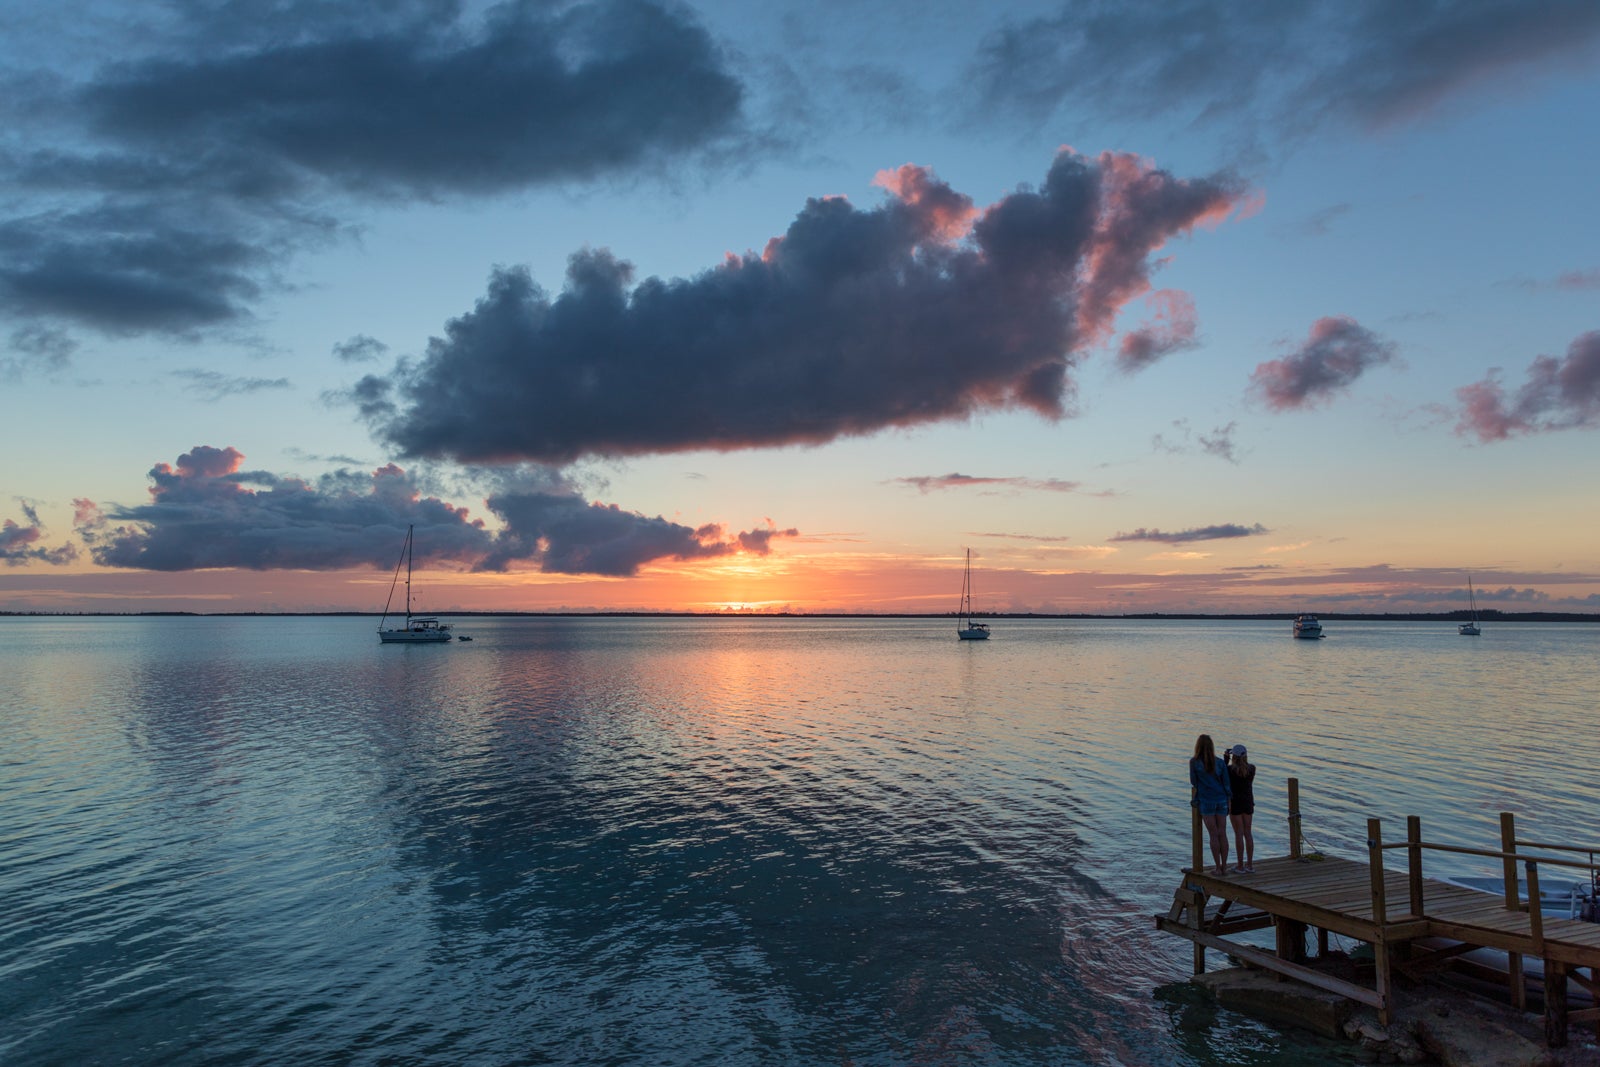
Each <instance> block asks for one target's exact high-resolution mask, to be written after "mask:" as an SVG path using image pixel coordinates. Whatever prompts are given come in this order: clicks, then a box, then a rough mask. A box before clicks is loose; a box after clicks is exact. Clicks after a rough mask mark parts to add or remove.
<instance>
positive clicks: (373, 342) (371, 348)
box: [333, 333, 389, 363]
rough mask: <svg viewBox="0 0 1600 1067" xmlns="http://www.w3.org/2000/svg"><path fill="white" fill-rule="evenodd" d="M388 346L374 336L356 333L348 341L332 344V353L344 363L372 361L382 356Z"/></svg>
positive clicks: (387, 349)
mask: <svg viewBox="0 0 1600 1067" xmlns="http://www.w3.org/2000/svg"><path fill="white" fill-rule="evenodd" d="M388 351H389V346H388V345H386V344H384V343H383V342H382V341H380V340H378V339H377V338H376V337H368V336H367V335H366V334H364V333H358V334H356V335H355V336H354V337H352V338H350V339H349V340H348V341H340V342H339V343H338V344H336V345H334V346H333V355H334V357H335V358H336V359H338V360H340V361H342V362H344V363H372V362H375V361H376V360H379V359H381V358H382V357H383V355H384V353H386V352H388Z"/></svg>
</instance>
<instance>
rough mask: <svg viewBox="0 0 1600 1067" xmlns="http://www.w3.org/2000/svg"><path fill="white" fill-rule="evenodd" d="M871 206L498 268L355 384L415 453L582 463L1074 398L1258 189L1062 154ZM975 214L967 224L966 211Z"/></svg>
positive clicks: (897, 194) (905, 190)
mask: <svg viewBox="0 0 1600 1067" xmlns="http://www.w3.org/2000/svg"><path fill="white" fill-rule="evenodd" d="M879 184H880V185H883V186H884V187H885V188H886V189H888V190H889V191H890V194H891V195H890V197H889V198H888V200H887V202H885V203H883V204H882V205H881V206H878V207H876V208H873V209H870V210H858V209H857V208H855V207H853V206H852V205H851V204H850V203H848V202H847V201H845V200H843V199H841V198H831V199H813V200H810V201H808V202H807V204H806V206H805V208H804V209H803V210H802V211H801V212H800V214H799V215H798V216H797V217H796V219H795V220H794V222H793V223H792V224H791V225H790V227H789V229H788V231H787V232H786V233H785V234H784V235H783V236H781V237H776V238H773V239H772V240H770V241H768V242H767V244H766V246H765V248H764V249H763V251H762V252H761V253H759V254H756V253H748V254H745V255H742V256H734V255H730V256H728V257H727V259H726V260H725V261H724V262H723V263H722V264H720V265H719V266H716V267H713V268H711V269H709V270H706V271H704V272H702V273H701V274H698V275H696V276H694V277H692V278H680V279H673V280H663V279H660V278H648V279H646V280H644V281H642V282H638V283H635V281H634V271H633V267H632V266H631V265H630V264H628V263H626V262H623V261H621V260H619V259H617V258H616V257H614V256H613V255H612V254H611V253H609V252H607V251H604V250H588V249H586V250H584V251H580V252H577V253H575V254H573V256H572V257H571V258H570V260H569V264H568V270H567V279H566V285H565V287H564V289H563V291H562V292H561V293H560V294H559V295H557V296H555V297H553V298H552V297H551V296H549V295H548V294H547V293H545V292H544V291H543V290H542V289H540V288H539V287H538V286H537V285H536V284H535V283H534V281H533V279H532V277H531V276H530V275H529V273H528V272H527V271H526V270H525V269H521V268H514V269H500V270H497V271H495V273H494V275H493V277H492V278H491V279H490V283H489V289H488V292H487V294H486V295H485V296H484V297H483V298H482V299H481V300H480V301H479V302H478V305H477V307H476V308H475V309H474V310H472V311H470V312H468V313H466V314H464V315H462V316H461V317H459V318H457V319H454V320H452V321H450V322H449V323H448V324H447V325H446V328H445V336H444V337H442V338H434V339H433V340H432V341H430V342H429V345H428V348H427V351H426V353H425V354H424V355H423V357H422V358H421V359H420V360H418V361H403V362H402V364H401V365H400V366H399V367H398V368H397V369H396V370H395V372H394V373H392V374H390V375H384V376H369V377H367V378H364V379H362V380H361V381H360V382H358V383H357V384H356V385H355V386H354V387H353V389H352V390H351V392H350V399H352V400H353V401H354V402H355V403H356V405H357V407H358V408H359V410H360V411H361V413H362V414H363V415H364V416H365V417H366V418H367V419H368V420H369V422H370V424H371V426H372V428H373V430H374V432H375V434H376V435H377V436H378V437H379V438H380V439H381V440H383V441H385V442H387V443H388V444H390V445H392V446H394V447H395V448H397V449H399V450H400V452H401V453H402V454H404V455H407V456H429V457H443V456H449V457H453V458H456V459H459V460H468V461H506V460H517V459H529V460H536V461H540V462H555V463H564V462H568V461H571V460H573V459H575V458H577V457H580V456H586V455H603V456H622V455H638V454H648V453H660V452H672V451H684V450H690V449H701V448H713V449H721V450H730V449H738V448H752V447H765V446H777V445H787V444H802V443H804V444H817V443H822V442H825V441H831V440H833V439H835V438H838V437H842V436H851V435H862V434H869V433H872V432H875V431H877V430H881V429H884V428H886V427H892V426H915V425H922V424H925V423H929V422H933V421H938V420H948V419H960V418H966V417H969V416H971V415H973V414H976V413H978V412H983V411H990V410H1002V409H1015V408H1027V409H1030V410H1033V411H1036V412H1038V413H1040V414H1042V415H1044V416H1046V417H1049V418H1058V417H1061V416H1062V415H1064V414H1065V413H1066V407H1065V400H1066V398H1067V397H1068V396H1069V395H1070V392H1071V385H1072V383H1071V381H1070V378H1069V371H1070V370H1071V368H1072V366H1073V364H1074V362H1075V361H1076V359H1077V358H1078V354H1079V351H1080V349H1081V348H1082V346H1083V345H1084V344H1086V343H1087V341H1088V340H1089V339H1090V338H1092V337H1094V336H1096V335H1098V333H1099V332H1100V331H1102V330H1103V329H1105V328H1107V327H1108V325H1109V322H1110V320H1111V318H1112V317H1114V315H1115V313H1116V311H1117V310H1118V309H1119V308H1120V307H1121V305H1122V304H1123V303H1124V302H1126V301H1127V300H1129V299H1132V298H1134V297H1136V296H1139V295H1141V294H1142V293H1143V292H1144V291H1145V290H1146V289H1148V287H1149V283H1148V271H1149V263H1148V259H1149V256H1150V255H1151V253H1153V252H1154V251H1155V250H1157V249H1159V248H1160V247H1161V246H1162V245H1163V244H1164V243H1165V242H1166V241H1167V240H1169V239H1170V238H1172V237H1175V236H1177V235H1180V234H1184V233H1187V232H1189V231H1190V230H1192V229H1193V227H1195V226H1196V225H1200V224H1203V223H1207V222H1213V221H1216V220H1218V219H1220V218H1222V217H1223V216H1224V215H1226V213H1227V212H1228V211H1230V210H1231V209H1232V208H1233V207H1234V206H1235V205H1236V204H1237V203H1238V202H1239V200H1240V198H1241V197H1242V195H1243V194H1244V191H1245V190H1244V189H1243V187H1242V186H1241V185H1240V184H1239V183H1238V182H1237V181H1235V180H1234V179H1232V178H1230V177H1227V176H1217V177H1213V178H1207V179H1195V180H1185V179H1178V178H1174V177H1173V176H1172V175H1170V174H1168V173H1166V172H1165V171H1161V170H1157V169H1155V168H1154V167H1152V166H1150V165H1148V164H1146V163H1144V162H1142V161H1139V160H1137V159H1135V158H1134V157H1131V156H1124V155H1115V154H1112V153H1105V154H1102V155H1101V156H1099V157H1097V158H1095V159H1089V158H1086V157H1083V156H1080V155H1078V154H1076V153H1074V152H1072V151H1070V150H1064V151H1063V152H1062V153H1060V154H1059V155H1058V156H1057V157H1056V159H1055V161H1054V163H1053V164H1052V166H1051V168H1050V171H1049V173H1048V175H1047V176H1046V179H1045V182H1044V184H1043V185H1042V186H1041V187H1040V188H1039V189H1037V190H1023V191H1019V192H1016V193H1013V194H1011V195H1010V196H1007V197H1005V198H1003V199H1002V200H1000V201H999V202H998V203H996V204H994V205H992V206H991V207H989V208H987V209H986V210H983V211H981V212H977V211H973V210H971V209H970V204H969V202H968V201H967V199H966V198H965V197H963V196H962V195H961V194H959V193H956V192H955V191H954V190H952V189H951V188H950V187H948V186H946V185H944V184H943V183H941V182H939V181H937V179H935V178H934V177H933V176H932V174H931V173H930V172H928V171H926V170H924V169H922V168H918V167H912V166H906V167H902V168H900V169H899V170H898V171H896V172H893V174H892V175H891V176H888V177H885V176H883V175H880V177H879ZM969 220H970V228H969V229H967V230H965V231H964V232H962V233H961V234H960V235H959V236H958V235H957V230H958V229H959V227H960V226H961V225H963V224H965V223H966V222H968V221H969Z"/></svg>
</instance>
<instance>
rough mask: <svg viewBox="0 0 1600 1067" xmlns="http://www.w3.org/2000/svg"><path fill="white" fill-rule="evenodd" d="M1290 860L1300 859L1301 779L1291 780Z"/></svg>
mask: <svg viewBox="0 0 1600 1067" xmlns="http://www.w3.org/2000/svg"><path fill="white" fill-rule="evenodd" d="M1289 858H1290V859H1292V860H1297V859H1299V858H1300V779H1298V778H1291V779H1289Z"/></svg>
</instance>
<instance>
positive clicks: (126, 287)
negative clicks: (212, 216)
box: [0, 203, 276, 334]
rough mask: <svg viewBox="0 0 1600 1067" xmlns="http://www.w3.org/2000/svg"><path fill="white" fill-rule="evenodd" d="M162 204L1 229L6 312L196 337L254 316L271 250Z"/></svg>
mask: <svg viewBox="0 0 1600 1067" xmlns="http://www.w3.org/2000/svg"><path fill="white" fill-rule="evenodd" d="M246 228H247V226H246V224H244V223H241V224H240V228H239V230H229V229H227V228H222V229H208V228H204V227H203V226H201V227H197V226H196V225H194V224H193V222H192V221H189V220H184V219H180V218H178V217H176V216H174V215H170V214H168V213H167V212H166V211H165V209H164V208H162V207H161V206H160V205H156V204H149V203H146V204H138V205H136V204H132V203H128V204H123V205H119V206H111V205H109V204H101V205H96V206H92V207H88V208H85V209H83V210H62V211H54V210H52V211H46V212H43V213H41V214H37V215H32V216H28V217H24V218H12V219H8V220H5V221H0V311H5V312H10V313H11V314H13V315H18V316H22V317H26V318H38V319H43V320H47V321H53V322H68V323H75V324H77V325H81V326H90V327H93V328H94V329H96V330H99V331H101V332H103V333H107V334H133V333H141V332H146V331H154V332H160V333H168V334H183V333H189V332H192V331H194V330H196V329H200V328H203V327H208V326H215V325H218V324H221V323H226V322H230V321H235V320H238V319H242V318H244V317H246V316H247V314H248V312H247V305H248V303H249V301H251V300H253V299H254V298H255V297H257V296H259V295H260V292H261V282H260V281H259V280H258V279H259V278H260V277H261V276H262V275H263V274H264V272H265V271H266V270H267V269H268V268H269V267H270V266H271V265H272V263H273V262H274V261H275V259H276V254H275V252H274V250H273V249H271V248H269V247H267V246H266V245H265V244H261V243H257V242H256V241H255V240H253V239H252V237H251V236H248V235H245V234H244V233H243V232H242V231H243V230H244V229H246Z"/></svg>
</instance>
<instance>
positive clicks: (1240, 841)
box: [1228, 815, 1249, 872]
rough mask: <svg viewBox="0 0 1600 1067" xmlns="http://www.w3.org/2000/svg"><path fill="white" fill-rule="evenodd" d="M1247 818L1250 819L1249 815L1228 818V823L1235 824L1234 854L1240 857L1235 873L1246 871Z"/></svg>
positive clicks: (1235, 866) (1235, 863) (1234, 866)
mask: <svg viewBox="0 0 1600 1067" xmlns="http://www.w3.org/2000/svg"><path fill="white" fill-rule="evenodd" d="M1247 818H1249V816H1247V815H1229V816H1228V821H1229V822H1230V823H1232V824H1233V844H1234V852H1235V853H1236V854H1237V856H1238V859H1236V860H1235V861H1234V864H1233V869H1234V871H1235V872H1239V871H1242V870H1244V820H1245V819H1247Z"/></svg>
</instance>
